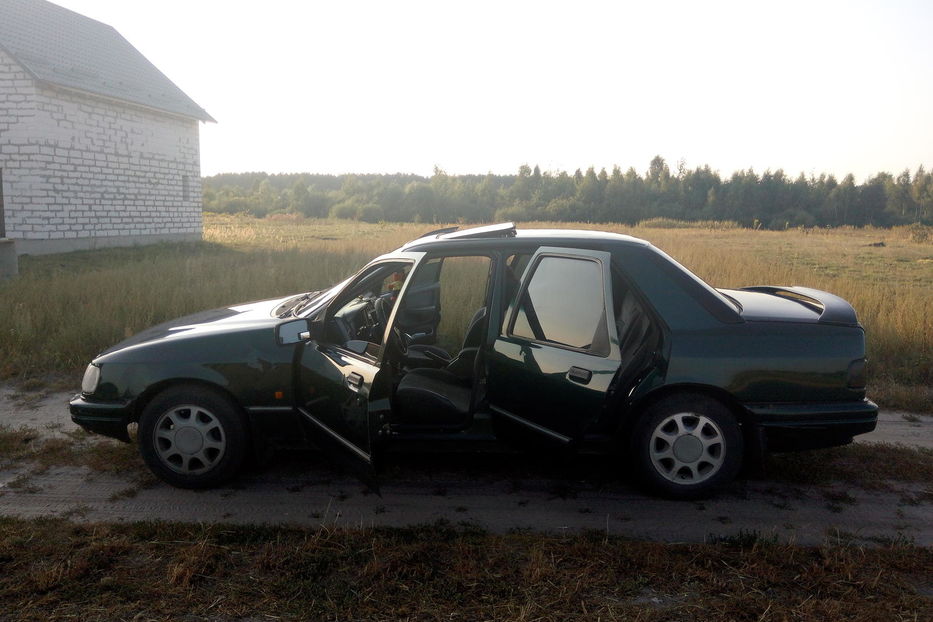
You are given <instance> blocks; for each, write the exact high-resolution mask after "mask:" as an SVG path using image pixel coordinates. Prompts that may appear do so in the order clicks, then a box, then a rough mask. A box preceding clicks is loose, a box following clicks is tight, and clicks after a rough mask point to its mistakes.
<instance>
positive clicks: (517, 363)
mask: <svg viewBox="0 0 933 622" xmlns="http://www.w3.org/2000/svg"><path fill="white" fill-rule="evenodd" d="M609 262H610V258H609V254H608V253H603V252H598V251H587V250H571V251H568V250H567V249H560V248H542V249H539V250H538V252H537V253H535V255H534V256H533V257H532V259H531V261H530V262H529V263H528V267H527V268H526V270H525V274H524V275H523V277H522V283H521V287H520V289H519V293H518V295H517V296H516V298H515V301H514V302H513V304H512V305H511V307H510V309H509V312H508V317H507V318H506V322H505V323H504V327H503V330H502V333H501V334H500V335H499V337H498V338H497V339H496V341H495V343H494V344H493V347H492V350H491V352H490V353H489V357H488V376H487V395H488V400H489V404H490V407H491V409H492V411H493V413H494V414H498V415H500V416H504V417H506V418H510V419H512V421H513V423H514V422H516V421H517V422H518V423H520V424H524V427H525V428H526V429H527V431H528V433H529V434H532V435H536V436H540V435H541V434H542V432H543V433H544V435H545V436H547V435H548V434H550V435H551V436H552V438H555V439H558V440H559V439H561V438H563V439H567V440H568V441H569V440H572V439H579V438H581V437H582V436H583V434H584V433H585V432H586V431H587V429H588V428H589V427H590V426H591V425H593V424H594V423H595V422H596V420H597V419H598V417H599V414H600V412H601V410H602V407H603V404H604V403H605V398H606V392H607V390H608V389H609V387H610V384H611V383H612V380H613V377H614V375H615V373H616V371H617V370H618V368H619V350H618V342H617V339H616V334H615V333H616V331H615V327H614V325H613V324H614V323H612V322H608V321H607V317H612V316H611V309H612V306H611V302H610V301H611V298H610V295H611V284H610V280H609V277H610V273H609V265H610V263H609Z"/></svg>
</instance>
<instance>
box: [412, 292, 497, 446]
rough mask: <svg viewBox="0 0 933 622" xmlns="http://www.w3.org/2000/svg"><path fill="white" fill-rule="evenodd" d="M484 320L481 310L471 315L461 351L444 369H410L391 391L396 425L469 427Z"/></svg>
mask: <svg viewBox="0 0 933 622" xmlns="http://www.w3.org/2000/svg"><path fill="white" fill-rule="evenodd" d="M485 318H486V308H485V307H483V308H481V309H479V310H478V311H477V312H476V313H475V314H474V315H473V320H471V322H470V327H469V328H468V329H467V334H466V335H465V336H464V339H463V348H461V350H460V352H459V353H458V354H457V356H455V357H452V358H450V360H449V361H448V362H447V364H446V365H445V366H444V367H441V368H431V367H422V368H418V369H413V370H411V371H409V372H408V373H407V374H405V375H404V376H403V377H402V379H401V381H400V382H399V383H398V386H397V387H396V389H395V401H394V410H395V412H396V413H397V419H396V421H397V422H398V423H402V424H409V425H417V426H429V427H441V428H461V427H465V426H467V425H468V424H469V421H470V415H471V414H472V413H473V396H474V388H475V384H476V381H477V379H478V378H479V377H480V368H481V367H482V360H481V359H482V357H481V356H480V345H481V343H482V341H483V333H484V330H485V326H486V322H485V321H484V320H485ZM438 349H439V348H438Z"/></svg>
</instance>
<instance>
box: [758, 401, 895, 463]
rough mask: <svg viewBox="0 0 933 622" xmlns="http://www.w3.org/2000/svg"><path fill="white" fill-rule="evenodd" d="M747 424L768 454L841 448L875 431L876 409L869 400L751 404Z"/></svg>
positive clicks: (876, 421)
mask: <svg viewBox="0 0 933 622" xmlns="http://www.w3.org/2000/svg"><path fill="white" fill-rule="evenodd" d="M746 407H747V408H748V410H749V411H750V412H751V423H752V425H753V426H755V427H756V428H757V429H758V430H759V431H760V434H761V436H762V437H763V439H764V442H765V443H766V446H767V448H768V449H769V450H771V451H800V450H806V449H820V448H823V447H835V446H837V445H845V444H847V443H850V442H851V441H852V437H853V436H856V435H858V434H865V433H867V432H871V431H872V430H874V429H875V426H876V425H877V423H878V406H877V405H876V404H875V403H874V402H872V401H871V400H861V401H858V402H832V403H825V404H752V405H747V406H746Z"/></svg>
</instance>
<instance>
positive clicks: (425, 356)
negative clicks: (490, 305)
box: [405, 307, 486, 375]
mask: <svg viewBox="0 0 933 622" xmlns="http://www.w3.org/2000/svg"><path fill="white" fill-rule="evenodd" d="M485 318H486V307H480V308H479V309H477V310H476V313H474V314H473V317H472V318H471V319H470V323H469V324H468V325H467V330H466V334H465V335H464V336H463V344H462V345H461V346H460V353H458V354H457V356H451V355H450V354H449V353H448V352H447V350H445V349H443V348H439V347H438V346H432V345H426V344H413V345H410V346H408V352H407V353H406V354H405V363H406V364H407V365H408V367H410V368H421V367H450V366H451V364H452V363H453V364H454V365H455V366H458V365H459V366H460V367H462V363H460V364H458V363H456V362H455V361H457V359H458V358H460V356H461V355H462V354H463V353H464V351H465V350H469V349H470V348H476V347H477V346H479V344H480V342H481V341H482V340H483V327H484V326H485V323H484V322H483V320H484V319H485ZM472 369H473V366H472V361H471V362H470V363H469V364H468V365H467V369H466V370H465V373H466V375H471V374H472Z"/></svg>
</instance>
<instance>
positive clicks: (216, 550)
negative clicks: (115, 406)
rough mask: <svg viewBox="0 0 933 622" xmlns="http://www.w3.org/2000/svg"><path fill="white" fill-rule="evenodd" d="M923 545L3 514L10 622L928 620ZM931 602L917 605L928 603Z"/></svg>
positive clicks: (932, 611) (3, 578) (4, 606)
mask: <svg viewBox="0 0 933 622" xmlns="http://www.w3.org/2000/svg"><path fill="white" fill-rule="evenodd" d="M931 568H933V552H931V550H930V549H923V548H916V547H912V546H905V545H903V544H899V545H894V546H887V547H881V548H877V549H872V550H864V549H861V548H856V547H852V546H840V547H833V548H828V547H825V548H816V547H798V546H792V545H784V544H777V543H774V542H772V541H769V540H767V539H762V538H760V537H757V535H756V534H739V535H738V536H736V537H727V538H720V539H719V542H717V543H715V544H706V545H664V544H660V543H649V542H631V541H626V540H624V539H621V538H616V537H609V538H606V537H604V536H602V535H600V534H590V535H583V536H574V537H547V536H543V537H542V536H530V535H525V534H512V535H502V536H500V535H491V534H487V533H484V532H481V531H478V530H475V529H471V528H453V527H451V526H449V525H444V524H439V525H434V526H424V527H413V528H408V529H376V530H353V531H333V530H326V529H325V530H309V529H287V528H272V527H238V526H229V525H213V526H196V525H179V524H160V523H142V524H131V525H81V526H79V525H75V524H71V523H68V522H66V521H61V520H41V521H32V522H27V521H21V520H15V519H0V569H2V573H0V611H3V612H5V616H4V619H5V620H33V619H35V620H38V619H42V620H58V619H65V618H69V619H70V618H78V619H82V620H103V619H106V620H112V619H130V618H132V619H168V618H184V619H195V618H197V619H210V620H239V619H251V620H256V619H314V620H450V619H464V620H697V619H703V620H756V621H760V620H787V619H794V620H801V621H807V620H842V619H845V620H854V621H859V620H866V621H867V620H891V621H896V620H923V619H930V617H931V616H933V604H931V601H930V598H929V596H928V594H929V590H930V589H931V584H930V576H931V574H930V570H931ZM924 594H926V595H924Z"/></svg>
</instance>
